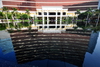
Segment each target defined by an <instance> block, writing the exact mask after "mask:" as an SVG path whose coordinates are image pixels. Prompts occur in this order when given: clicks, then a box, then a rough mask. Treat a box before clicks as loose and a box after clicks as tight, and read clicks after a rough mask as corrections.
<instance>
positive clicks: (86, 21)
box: [85, 13, 89, 27]
mask: <svg viewBox="0 0 100 67" xmlns="http://www.w3.org/2000/svg"><path fill="white" fill-rule="evenodd" d="M88 18H89V13H88V15H87V18H86V20H87V21H86V24H85V27H86V26H87V23H88Z"/></svg>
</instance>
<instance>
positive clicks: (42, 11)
mask: <svg viewBox="0 0 100 67" xmlns="http://www.w3.org/2000/svg"><path fill="white" fill-rule="evenodd" d="M42 24H43V26H42V29H43V30H44V11H43V10H42Z"/></svg>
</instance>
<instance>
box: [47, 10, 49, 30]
mask: <svg viewBox="0 0 100 67" xmlns="http://www.w3.org/2000/svg"><path fill="white" fill-rule="evenodd" d="M47 28H48V29H49V12H48V11H47Z"/></svg>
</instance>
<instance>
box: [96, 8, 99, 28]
mask: <svg viewBox="0 0 100 67" xmlns="http://www.w3.org/2000/svg"><path fill="white" fill-rule="evenodd" d="M96 14H97V15H98V18H97V21H96V27H97V26H98V23H99V18H100V8H99V9H98V10H96Z"/></svg>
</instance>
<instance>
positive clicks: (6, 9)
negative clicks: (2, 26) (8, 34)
mask: <svg viewBox="0 0 100 67" xmlns="http://www.w3.org/2000/svg"><path fill="white" fill-rule="evenodd" d="M8 11H9V10H8V8H7V7H3V8H2V12H5V16H6V19H7V23H8V27H9V22H8V15H7V14H8Z"/></svg>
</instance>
